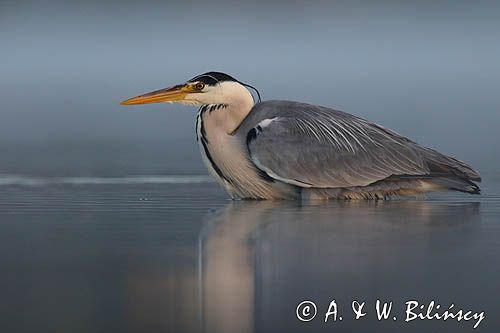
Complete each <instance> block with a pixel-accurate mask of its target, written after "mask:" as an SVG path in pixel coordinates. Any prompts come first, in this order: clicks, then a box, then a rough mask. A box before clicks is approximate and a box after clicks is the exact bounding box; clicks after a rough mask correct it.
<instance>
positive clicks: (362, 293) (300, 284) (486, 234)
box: [0, 177, 500, 333]
mask: <svg viewBox="0 0 500 333" xmlns="http://www.w3.org/2000/svg"><path fill="white" fill-rule="evenodd" d="M499 184H500V183H498V182H497V181H494V180H492V181H490V182H486V183H485V184H484V185H483V188H484V194H483V195H482V196H466V195H439V196H433V197H431V198H429V199H428V200H425V201H424V200H420V201H415V200H410V201H389V202H328V203H302V204H301V203H297V202H266V201H257V202H231V201H229V200H227V198H226V196H225V194H224V193H223V192H222V191H221V190H220V189H219V188H218V187H217V185H216V184H214V183H212V182H209V181H207V179H206V178H204V177H199V178H196V179H194V180H193V182H192V183H190V181H189V179H187V178H175V177H174V178H169V177H163V178H162V177H159V178H141V177H139V178H137V177H136V178H132V179H128V180H126V181H120V180H119V179H105V178H61V179H37V178H31V179H29V178H16V179H13V178H12V177H11V178H8V179H3V183H2V184H1V185H0V189H1V190H0V251H1V252H0V253H1V257H0V270H1V275H0V285H1V288H2V292H1V296H2V298H1V302H0V304H1V305H0V313H1V317H0V318H1V319H0V320H1V322H0V330H1V331H2V332H232V333H236V332H252V331H255V332H353V331H355V332H373V331H380V332H436V331H439V332H462V331H463V332H471V331H472V326H473V325H474V321H469V322H465V321H461V322H456V321H452V320H448V321H446V322H443V321H436V320H433V321H422V320H414V321H411V322H409V323H405V322H404V316H405V314H404V310H405V302H406V301H408V300H418V301H420V302H422V303H425V304H427V303H428V302H430V301H431V300H435V301H436V302H437V303H439V304H441V305H442V307H443V308H448V306H449V305H450V304H451V303H454V304H455V307H456V308H463V309H465V310H474V311H484V312H485V316H486V318H485V319H484V320H483V321H482V322H481V324H480V325H479V328H478V329H477V330H476V331H478V332H494V331H498V330H497V329H498V327H499V326H500V316H499V315H498V314H499V312H500V296H499V295H500V282H499V281H500V279H499V278H500V274H499V273H500V265H499V260H498V258H499V255H500V186H499ZM333 299H334V300H335V301H336V303H337V304H338V311H339V314H340V316H343V320H342V321H336V322H333V321H332V320H330V321H329V322H328V323H324V322H323V319H324V314H325V312H326V310H327V308H328V304H329V303H330V301H331V300H333ZM377 299H380V300H382V301H387V302H389V301H393V302H394V305H393V312H392V314H391V317H392V316H396V317H398V319H397V320H396V321H393V320H392V319H390V320H387V321H378V320H377V319H376V315H375V310H374V303H375V301H376V300H377ZM303 300H312V301H314V302H315V303H316V305H317V309H318V314H317V317H316V318H315V319H314V320H312V321H310V322H300V321H299V320H298V319H297V318H296V314H295V310H296V307H297V305H298V304H299V303H300V302H301V301H303ZM352 300H358V301H359V302H362V301H366V302H367V303H366V306H365V310H366V312H367V315H366V316H365V317H364V318H362V319H360V320H355V319H354V314H353V312H352V310H351V302H352Z"/></svg>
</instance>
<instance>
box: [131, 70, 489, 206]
mask: <svg viewBox="0 0 500 333" xmlns="http://www.w3.org/2000/svg"><path fill="white" fill-rule="evenodd" d="M247 87H250V88H252V89H255V88H253V87H251V86H249V85H246V84H244V83H242V82H240V81H238V80H236V79H234V78H233V77H231V76H229V75H227V74H224V73H219V72H209V73H205V74H202V75H199V76H197V77H195V78H193V79H191V80H189V81H187V82H186V83H185V84H182V85H177V86H174V87H172V88H167V89H162V90H158V91H155V92H152V93H148V94H145V95H140V96H137V97H134V98H131V99H129V100H126V101H124V102H122V104H126V105H130V104H144V103H154V102H178V103H185V104H194V105H201V107H200V109H199V112H198V115H197V118H196V136H197V141H198V144H199V147H200V151H201V154H202V156H203V160H204V162H205V164H206V165H207V167H208V169H209V171H210V172H211V173H212V174H213V175H214V176H215V177H216V178H217V179H218V181H219V182H220V183H221V185H222V186H223V187H224V188H225V189H226V191H227V192H228V193H229V195H230V196H231V197H232V198H251V199H330V198H338V199H361V198H364V199H383V198H387V197H389V196H393V195H398V196H408V195H409V196H415V195H421V194H424V193H426V192H432V191H443V190H456V191H461V192H466V193H472V194H477V193H479V192H480V189H479V187H478V186H477V185H476V184H475V183H474V182H475V181H480V180H481V178H480V176H479V174H478V173H477V172H476V171H475V170H473V169H472V168H471V167H470V166H468V165H467V164H465V163H464V162H461V161H459V160H457V159H455V158H453V157H450V156H446V155H444V154H441V153H439V152H437V151H435V150H433V149H430V148H427V147H423V146H421V145H419V144H417V143H415V142H413V141H411V140H409V139H407V138H405V137H403V136H401V135H399V134H397V133H395V132H393V131H391V130H388V129H386V128H384V127H382V126H380V125H377V124H375V123H372V122H369V121H367V120H364V119H362V118H358V117H356V116H353V115H350V114H348V113H344V112H341V111H337V110H333V109H330V108H326V107H321V106H315V105H310V104H304V103H299V102H291V101H265V102H260V101H259V102H258V103H254V99H253V97H252V94H251V93H250V91H249V90H248V89H247ZM257 93H258V92H257ZM259 100H260V95H259Z"/></svg>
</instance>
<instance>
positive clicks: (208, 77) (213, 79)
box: [188, 72, 238, 86]
mask: <svg viewBox="0 0 500 333" xmlns="http://www.w3.org/2000/svg"><path fill="white" fill-rule="evenodd" d="M196 81H200V82H203V83H205V84H207V85H210V86H213V85H216V84H217V83H219V82H224V81H234V82H238V80H236V79H235V78H234V77H232V76H230V75H227V74H225V73H221V72H208V73H204V74H201V75H198V76H195V77H194V78H192V79H191V80H189V81H188V82H196Z"/></svg>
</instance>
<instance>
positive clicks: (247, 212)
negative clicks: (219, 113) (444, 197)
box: [199, 201, 479, 332]
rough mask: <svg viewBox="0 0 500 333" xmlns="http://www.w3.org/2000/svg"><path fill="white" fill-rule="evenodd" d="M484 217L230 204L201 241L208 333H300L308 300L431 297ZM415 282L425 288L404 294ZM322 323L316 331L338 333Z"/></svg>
mask: <svg viewBox="0 0 500 333" xmlns="http://www.w3.org/2000/svg"><path fill="white" fill-rule="evenodd" d="M478 217H479V203H451V204H450V203H448V204H444V203H437V202H428V201H388V202H360V201H353V202H326V203H324V202H322V203H308V204H305V205H302V204H300V203H297V202H270V201H254V202H245V201H244V202H232V203H230V204H228V205H227V206H226V207H225V208H224V209H222V210H221V211H219V212H218V213H217V214H214V215H213V216H211V217H210V218H209V220H208V222H207V223H206V224H205V226H204V228H203V229H202V231H201V232H200V236H199V251H200V253H199V283H200V287H199V288H200V296H199V297H200V311H201V314H200V315H201V321H202V331H204V332H252V331H274V330H276V329H288V330H290V329H291V330H293V329H294V328H298V327H297V326H296V325H298V324H299V322H298V321H297V320H296V318H294V313H295V312H294V306H295V305H297V304H298V303H299V302H300V301H301V300H303V299H311V298H313V299H315V300H318V301H319V304H322V305H324V306H327V304H328V303H329V300H330V299H332V298H336V299H338V300H339V299H340V300H344V301H345V302H347V304H350V303H349V302H350V299H351V298H353V297H364V298H376V297H380V295H379V294H381V296H385V297H389V298H391V299H393V300H395V301H396V300H397V299H398V298H400V297H401V294H402V293H403V292H408V291H410V292H411V291H412V290H413V291H412V293H411V294H410V295H408V296H413V297H425V296H426V295H427V293H428V292H430V293H433V292H437V290H435V288H434V287H433V286H432V284H436V283H435V282H436V281H435V279H434V274H435V273H436V272H432V270H433V269H435V268H436V265H438V266H439V265H446V261H441V259H446V256H447V255H446V253H447V252H448V251H450V250H453V249H456V248H457V246H460V247H461V248H467V243H466V242H467V237H463V236H462V237H461V238H460V241H461V244H459V245H458V244H456V243H455V242H453V237H454V236H453V235H455V236H456V233H457V232H461V231H460V230H463V228H464V226H467V224H468V223H473V224H474V223H477V222H478ZM439 257H441V258H440V259H439ZM436 258H437V260H436ZM433 261H436V263H433ZM426 270H430V271H428V273H426ZM430 272H432V273H431V274H429V273H430ZM448 274H449V273H448ZM411 279H413V280H414V281H418V280H420V281H421V282H422V283H423V284H424V286H421V288H420V289H418V288H415V286H413V287H412V286H406V287H405V288H401V287H402V285H405V283H404V282H402V281H405V280H406V281H409V280H411ZM426 279H427V280H428V283H429V287H428V288H427V289H426V288H425V280H426ZM437 285H439V283H437ZM432 296H436V295H432ZM454 296H455V294H453V293H451V294H447V293H446V291H445V293H444V295H443V297H444V298H449V297H454ZM445 301H446V299H443V302H445ZM325 309H326V308H325ZM320 322H321V320H319V321H318V322H315V323H311V325H312V326H310V327H316V328H318V329H321V328H323V329H325V330H329V329H330V330H331V326H328V325H327V326H325V325H324V323H323V325H320V324H321V323H320ZM350 324H356V325H358V326H355V327H358V328H359V327H363V326H360V325H363V324H361V323H359V324H358V323H354V322H351V323H350ZM372 324H373V322H372ZM345 325H349V323H346V324H345ZM393 325H394V324H393ZM344 327H348V326H344ZM419 328H420V326H419Z"/></svg>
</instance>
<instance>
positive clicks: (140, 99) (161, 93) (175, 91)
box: [120, 84, 193, 105]
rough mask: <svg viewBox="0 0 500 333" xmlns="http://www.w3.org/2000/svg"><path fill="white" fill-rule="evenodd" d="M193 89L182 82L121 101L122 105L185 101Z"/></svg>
mask: <svg viewBox="0 0 500 333" xmlns="http://www.w3.org/2000/svg"><path fill="white" fill-rule="evenodd" d="M192 91H193V89H192V87H191V86H190V85H187V84H180V85H177V86H173V87H170V88H165V89H160V90H157V91H153V92H150V93H147V94H144V95H139V96H136V97H132V98H129V99H127V100H125V101H122V102H120V104H122V105H137V104H150V103H168V102H170V103H171V102H178V101H183V100H184V99H185V97H186V95H187V94H189V93H191V92H192Z"/></svg>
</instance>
